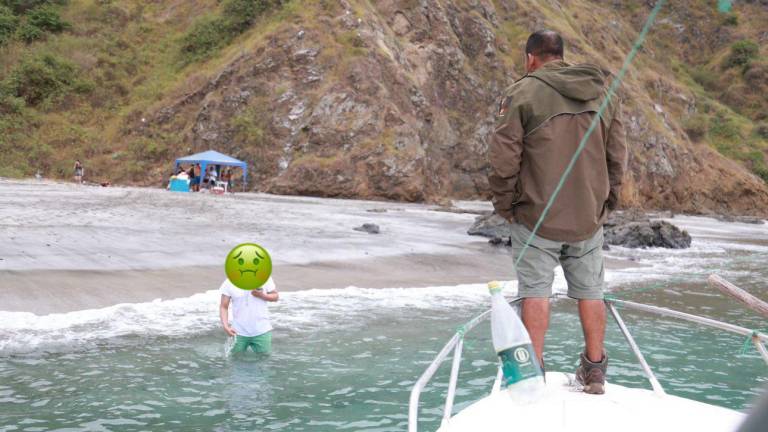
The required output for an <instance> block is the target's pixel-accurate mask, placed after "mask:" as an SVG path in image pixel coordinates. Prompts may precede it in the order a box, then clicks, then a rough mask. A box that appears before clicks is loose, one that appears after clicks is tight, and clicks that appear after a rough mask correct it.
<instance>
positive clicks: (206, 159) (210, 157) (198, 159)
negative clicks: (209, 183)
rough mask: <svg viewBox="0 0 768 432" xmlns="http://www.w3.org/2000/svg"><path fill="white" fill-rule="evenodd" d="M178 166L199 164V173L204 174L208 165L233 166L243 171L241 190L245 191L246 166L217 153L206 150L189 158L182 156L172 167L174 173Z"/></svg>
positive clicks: (239, 161) (230, 157)
mask: <svg viewBox="0 0 768 432" xmlns="http://www.w3.org/2000/svg"><path fill="white" fill-rule="evenodd" d="M180 164H200V173H201V174H203V175H204V174H205V169H206V168H207V167H208V165H222V166H234V167H240V168H242V170H243V190H245V182H246V180H248V164H247V163H245V162H243V161H241V160H237V159H235V158H233V157H232V156H227V155H225V154H221V153H219V152H217V151H213V150H208V151H204V152H202V153H195V154H193V155H190V156H184V157H182V158H178V159H176V165H175V166H174V170H173V171H174V172H176V171H177V170H178V168H179V165H180Z"/></svg>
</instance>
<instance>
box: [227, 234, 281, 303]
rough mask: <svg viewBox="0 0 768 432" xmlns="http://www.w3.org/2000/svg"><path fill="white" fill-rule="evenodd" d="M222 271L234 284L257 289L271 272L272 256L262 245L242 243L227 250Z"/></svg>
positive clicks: (239, 286)
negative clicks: (227, 253)
mask: <svg viewBox="0 0 768 432" xmlns="http://www.w3.org/2000/svg"><path fill="white" fill-rule="evenodd" d="M224 271H225V272H226V273H227V278H228V279H229V281H230V282H232V284H233V285H234V286H236V287H238V288H240V289H244V290H249V291H250V290H254V289H259V288H261V286H262V285H264V283H265V282H266V281H267V279H269V276H270V275H271V274H272V258H270V256H269V253H267V251H266V249H264V248H263V247H261V246H259V245H257V244H255V243H243V244H241V245H237V246H235V248H234V249H232V250H231V251H230V252H229V255H227V260H226V261H225V262H224Z"/></svg>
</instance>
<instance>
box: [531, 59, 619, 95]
mask: <svg viewBox="0 0 768 432" xmlns="http://www.w3.org/2000/svg"><path fill="white" fill-rule="evenodd" d="M529 76H531V77H534V78H537V79H540V80H541V81H544V82H545V83H546V84H547V85H549V86H550V87H552V88H553V89H555V90H557V92H558V93H560V94H561V95H563V96H565V97H567V98H570V99H575V100H577V101H583V102H585V101H590V100H593V99H597V98H599V97H601V96H602V95H603V88H604V86H605V76H604V75H603V73H602V71H600V69H599V68H598V67H597V66H595V65H591V64H578V65H572V66H571V65H569V64H568V63H566V62H564V61H554V62H550V63H547V64H546V65H544V66H543V67H541V68H539V69H538V70H537V71H535V72H533V73H531V74H529Z"/></svg>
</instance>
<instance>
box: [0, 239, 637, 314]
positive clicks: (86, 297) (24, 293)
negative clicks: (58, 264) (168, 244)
mask: <svg viewBox="0 0 768 432" xmlns="http://www.w3.org/2000/svg"><path fill="white" fill-rule="evenodd" d="M489 248H490V246H489ZM630 267H640V265H639V264H638V263H636V262H632V261H624V260H617V259H611V258H606V269H608V270H611V269H622V268H630ZM273 276H274V278H275V282H276V284H277V287H278V290H280V291H284V292H290V291H301V290H308V289H330V288H346V287H348V286H356V287H360V288H399V287H407V288H423V287H429V286H442V285H460V284H468V283H480V282H486V281H489V280H494V279H501V280H514V279H515V277H514V274H513V272H512V257H511V255H509V254H508V252H506V251H505V250H504V249H490V250H488V251H482V252H476V253H473V254H457V255H456V254H455V255H429V254H413V255H399V256H390V257H374V258H366V259H354V260H345V261H321V262H314V263H310V264H283V265H280V264H277V265H275V267H274V269H273ZM224 277H225V276H224V271H223V268H222V267H221V266H195V267H173V268H165V269H148V270H112V271H104V270H42V271H38V270H4V271H0V305H2V306H0V308H1V309H2V311H4V312H31V313H34V314H36V315H48V314H53V313H67V312H73V311H78V310H86V309H101V308H105V307H108V306H113V305H116V304H121V303H146V302H151V301H153V300H156V299H162V300H170V299H174V298H182V297H189V296H192V295H194V294H198V293H202V292H206V291H210V290H215V289H218V288H219V285H220V284H221V282H222V281H223V280H224Z"/></svg>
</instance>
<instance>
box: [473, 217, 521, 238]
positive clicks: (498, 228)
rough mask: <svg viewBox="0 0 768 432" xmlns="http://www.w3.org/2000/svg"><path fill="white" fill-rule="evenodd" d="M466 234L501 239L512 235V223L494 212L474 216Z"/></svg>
mask: <svg viewBox="0 0 768 432" xmlns="http://www.w3.org/2000/svg"><path fill="white" fill-rule="evenodd" d="M467 234H469V235H477V236H483V237H489V238H491V239H493V238H499V239H502V238H504V237H510V236H511V235H512V224H510V223H509V221H507V220H506V219H504V218H503V217H501V216H499V215H497V214H496V213H492V214H488V215H481V216H478V217H476V218H475V223H473V224H472V226H471V227H469V230H467Z"/></svg>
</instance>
